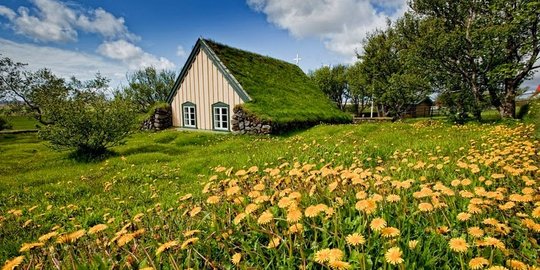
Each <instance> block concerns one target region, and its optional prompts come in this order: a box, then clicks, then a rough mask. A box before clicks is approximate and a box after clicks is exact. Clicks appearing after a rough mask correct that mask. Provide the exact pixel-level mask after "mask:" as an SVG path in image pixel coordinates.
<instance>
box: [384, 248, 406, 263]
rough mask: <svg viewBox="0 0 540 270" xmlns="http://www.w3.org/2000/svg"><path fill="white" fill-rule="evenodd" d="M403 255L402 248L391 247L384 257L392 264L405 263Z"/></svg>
mask: <svg viewBox="0 0 540 270" xmlns="http://www.w3.org/2000/svg"><path fill="white" fill-rule="evenodd" d="M401 256H402V253H401V249H400V248H398V247H393V248H390V249H388V251H386V253H385V254H384V258H385V259H386V262H387V263H389V264H392V265H396V264H400V263H403V258H401Z"/></svg>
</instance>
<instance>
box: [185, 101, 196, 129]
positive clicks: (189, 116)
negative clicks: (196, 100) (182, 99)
mask: <svg viewBox="0 0 540 270" xmlns="http://www.w3.org/2000/svg"><path fill="white" fill-rule="evenodd" d="M182 123H183V126H184V127H187V128H197V107H196V106H195V104H192V103H188V104H184V105H182Z"/></svg>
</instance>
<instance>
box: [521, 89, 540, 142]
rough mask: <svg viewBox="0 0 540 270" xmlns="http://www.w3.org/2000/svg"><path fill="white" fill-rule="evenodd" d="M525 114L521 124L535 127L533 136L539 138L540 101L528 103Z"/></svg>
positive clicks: (534, 100) (535, 100)
mask: <svg viewBox="0 0 540 270" xmlns="http://www.w3.org/2000/svg"><path fill="white" fill-rule="evenodd" d="M528 105H529V108H528V110H527V114H525V116H524V117H523V122H525V123H527V124H533V125H534V127H535V136H536V137H537V138H540V99H538V98H537V99H533V100H531V101H530V102H529V104H528Z"/></svg>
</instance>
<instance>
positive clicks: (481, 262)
mask: <svg viewBox="0 0 540 270" xmlns="http://www.w3.org/2000/svg"><path fill="white" fill-rule="evenodd" d="M487 265H489V261H488V260H487V259H486V258H484V257H476V258H472V259H471V260H470V261H469V267H470V268H471V269H482V268H484V266H487Z"/></svg>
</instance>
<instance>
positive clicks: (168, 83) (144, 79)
mask: <svg viewBox="0 0 540 270" xmlns="http://www.w3.org/2000/svg"><path fill="white" fill-rule="evenodd" d="M175 79H176V73H175V72H174V71H170V70H162V71H158V70H156V68H154V67H147V68H145V69H141V70H137V71H135V72H133V73H131V74H128V75H127V80H128V84H129V85H128V87H126V88H125V89H124V95H125V96H126V97H127V98H128V99H130V100H132V101H133V103H134V104H136V105H137V109H138V110H139V111H142V112H146V111H148V110H149V109H150V108H151V107H152V106H153V105H154V104H156V103H158V102H166V101H167V97H168V96H169V94H170V92H171V89H172V87H173V85H174V82H175Z"/></svg>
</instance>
